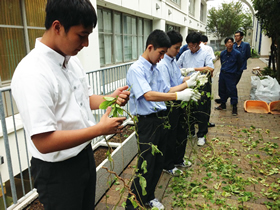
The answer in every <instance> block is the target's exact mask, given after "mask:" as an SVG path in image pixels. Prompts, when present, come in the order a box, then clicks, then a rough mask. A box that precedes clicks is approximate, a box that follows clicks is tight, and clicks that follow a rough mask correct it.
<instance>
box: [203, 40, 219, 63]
mask: <svg viewBox="0 0 280 210" xmlns="http://www.w3.org/2000/svg"><path fill="white" fill-rule="evenodd" d="M199 46H200V47H201V48H202V49H203V50H206V51H207V52H208V53H209V54H210V55H211V58H212V60H214V59H215V58H216V56H215V54H214V51H213V48H212V47H210V46H209V45H205V44H204V43H202V42H201V43H200V45H199Z"/></svg>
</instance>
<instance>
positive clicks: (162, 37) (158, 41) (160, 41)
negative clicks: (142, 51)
mask: <svg viewBox="0 0 280 210" xmlns="http://www.w3.org/2000/svg"><path fill="white" fill-rule="evenodd" d="M149 44H151V45H153V46H154V49H155V50H156V49H157V48H160V47H167V48H169V47H171V42H170V39H169V37H168V36H167V34H166V33H165V32H164V31H162V30H159V29H156V30H154V31H152V33H150V35H149V36H148V38H147V42H146V49H147V47H148V45H149Z"/></svg>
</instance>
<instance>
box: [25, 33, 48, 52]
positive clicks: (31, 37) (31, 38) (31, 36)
mask: <svg viewBox="0 0 280 210" xmlns="http://www.w3.org/2000/svg"><path fill="white" fill-rule="evenodd" d="M44 32H45V30H41V29H28V39H29V48H30V49H31V50H32V49H33V48H34V47H35V42H36V38H38V37H42V36H43V34H44Z"/></svg>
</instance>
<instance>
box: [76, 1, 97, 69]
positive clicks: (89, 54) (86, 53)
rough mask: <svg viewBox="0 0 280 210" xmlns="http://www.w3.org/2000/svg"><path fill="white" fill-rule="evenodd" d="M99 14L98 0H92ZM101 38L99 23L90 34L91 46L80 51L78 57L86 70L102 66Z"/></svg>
mask: <svg viewBox="0 0 280 210" xmlns="http://www.w3.org/2000/svg"><path fill="white" fill-rule="evenodd" d="M90 1H91V3H92V5H93V7H94V9H95V11H96V14H97V4H96V0H90ZM99 57H100V56H99V38H98V25H96V27H95V28H94V29H93V31H92V33H91V34H90V35H89V46H88V47H84V49H83V50H82V51H81V52H79V54H78V58H79V59H80V61H81V63H82V65H83V68H84V69H85V71H90V70H95V69H99V68H100V60H99Z"/></svg>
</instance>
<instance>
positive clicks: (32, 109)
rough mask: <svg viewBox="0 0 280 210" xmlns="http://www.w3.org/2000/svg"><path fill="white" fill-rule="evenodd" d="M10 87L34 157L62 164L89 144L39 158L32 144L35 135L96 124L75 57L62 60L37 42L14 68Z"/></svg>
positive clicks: (80, 69)
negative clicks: (32, 137)
mask: <svg viewBox="0 0 280 210" xmlns="http://www.w3.org/2000/svg"><path fill="white" fill-rule="evenodd" d="M11 87H12V93H13V97H14V99H15V101H16V104H17V107H18V109H19V112H20V116H21V118H22V121H23V125H24V128H25V130H26V133H27V137H28V139H29V140H28V147H29V151H30V153H31V155H32V156H33V157H35V158H38V159H41V160H44V161H48V162H58V161H63V160H66V159H69V158H71V157H74V156H76V155H77V154H78V153H79V152H80V151H81V150H83V148H84V147H85V146H86V145H87V144H88V143H89V142H86V143H84V144H81V145H79V146H76V147H73V148H70V149H66V150H62V151H58V152H52V153H48V154H42V153H40V152H39V151H38V150H37V148H36V147H35V145H34V144H33V141H32V140H31V136H33V135H35V134H41V133H46V132H51V131H56V130H76V129H82V128H87V127H89V126H92V125H94V124H95V119H94V117H93V115H92V112H91V109H90V104H89V96H90V95H92V91H89V86H88V84H87V77H86V74H85V72H84V70H83V69H82V67H81V64H80V62H79V60H78V59H77V58H76V57H67V58H65V57H64V56H62V55H60V54H59V53H57V52H56V51H54V50H52V49H51V48H49V47H48V46H46V45H44V44H43V43H41V42H40V40H39V39H37V40H36V45H35V48H34V49H33V50H32V51H31V52H30V53H29V54H28V55H27V56H26V57H25V58H23V59H22V61H21V62H20V63H19V65H18V66H17V68H16V70H15V73H14V75H13V79H12V84H11Z"/></svg>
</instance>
